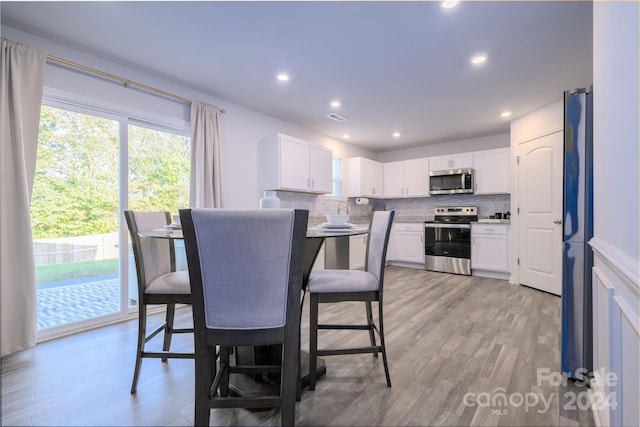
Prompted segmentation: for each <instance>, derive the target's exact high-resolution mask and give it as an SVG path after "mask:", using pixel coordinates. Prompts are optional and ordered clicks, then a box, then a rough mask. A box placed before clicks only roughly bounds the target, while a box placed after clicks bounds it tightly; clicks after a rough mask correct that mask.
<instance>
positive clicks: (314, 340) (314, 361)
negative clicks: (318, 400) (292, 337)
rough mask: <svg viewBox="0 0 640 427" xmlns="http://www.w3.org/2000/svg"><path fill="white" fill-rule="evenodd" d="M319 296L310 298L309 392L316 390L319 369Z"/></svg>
mask: <svg viewBox="0 0 640 427" xmlns="http://www.w3.org/2000/svg"><path fill="white" fill-rule="evenodd" d="M317 365H318V295H316V294H311V295H310V298H309V390H312V391H313V390H315V389H316V369H317V368H318V366H317Z"/></svg>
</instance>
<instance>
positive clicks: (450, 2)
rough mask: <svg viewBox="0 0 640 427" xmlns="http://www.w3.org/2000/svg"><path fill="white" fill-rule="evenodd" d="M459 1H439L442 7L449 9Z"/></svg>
mask: <svg viewBox="0 0 640 427" xmlns="http://www.w3.org/2000/svg"><path fill="white" fill-rule="evenodd" d="M458 3H459V1H458V0H444V1H443V2H442V3H441V6H442V8H443V9H451V8H453V7H456V6H457V5H458Z"/></svg>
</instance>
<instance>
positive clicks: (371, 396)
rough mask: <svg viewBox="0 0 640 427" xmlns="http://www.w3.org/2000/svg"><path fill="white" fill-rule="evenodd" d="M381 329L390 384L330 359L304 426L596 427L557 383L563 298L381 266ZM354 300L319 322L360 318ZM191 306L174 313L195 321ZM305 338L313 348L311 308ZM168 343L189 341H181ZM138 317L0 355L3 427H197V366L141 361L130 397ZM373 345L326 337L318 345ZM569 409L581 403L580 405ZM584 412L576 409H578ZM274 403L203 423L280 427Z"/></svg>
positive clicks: (361, 358) (377, 364) (358, 363)
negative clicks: (135, 388)
mask: <svg viewBox="0 0 640 427" xmlns="http://www.w3.org/2000/svg"><path fill="white" fill-rule="evenodd" d="M385 282H386V286H385V328H386V338H387V349H388V356H389V365H390V370H391V381H392V384H393V387H391V388H387V386H386V384H385V378H384V370H383V368H382V363H381V360H380V358H378V359H374V358H373V357H372V356H371V355H349V356H331V357H327V358H325V360H326V364H327V375H326V376H325V377H323V378H321V379H320V380H319V381H318V383H317V385H316V390H315V391H313V392H310V391H308V390H305V391H304V392H303V394H302V400H301V402H299V403H298V404H297V406H296V414H297V415H296V423H297V424H298V425H300V426H306V425H308V426H319V425H351V426H355V425H357V426H373V425H389V426H400V425H410V426H431V425H450V426H454V425H455V426H458V425H460V426H464V425H502V426H534V425H535V426H569V425H593V424H594V423H593V417H592V416H591V413H590V410H589V409H588V408H585V406H586V402H587V401H586V388H585V387H579V386H577V385H575V384H572V383H569V384H566V385H565V384H560V385H558V383H561V382H562V381H561V380H560V376H559V372H560V368H559V366H560V364H559V355H560V298H558V297H556V296H552V295H549V294H546V293H543V292H540V291H537V290H533V289H529V288H526V287H522V286H517V285H510V284H508V283H507V282H505V281H501V280H494V279H484V278H478V277H466V276H457V275H449V274H441V273H434V272H427V271H422V270H415V269H408V268H402V267H388V268H387V271H386V280H385ZM363 315H364V308H363V307H361V306H360V305H353V304H350V303H345V304H340V305H335V306H333V307H326V308H325V309H323V307H321V311H320V316H321V319H322V320H323V321H330V319H331V318H335V319H336V320H337V319H347V318H356V317H357V318H360V316H363ZM189 317H190V310H189V309H186V308H183V309H180V315H179V318H180V321H181V322H183V323H185V322H189ZM302 328H303V329H302V346H303V348H306V347H307V346H308V311H307V306H306V304H305V309H304V313H303V324H302ZM176 338H177V339H176V341H175V344H176V345H177V347H176V348H182V349H188V348H190V347H191V342H190V338H189V337H188V336H187V337H176ZM135 339H136V322H135V321H129V322H126V323H121V324H117V325H112V326H107V327H104V328H100V329H97V330H93V331H89V332H85V333H81V334H77V335H73V336H69V337H65V338H62V339H58V340H54V341H49V342H45V343H42V344H39V345H38V346H36V347H35V348H34V349H31V350H28V351H24V352H21V353H18V354H14V355H11V356H8V357H5V358H4V359H3V360H2V422H1V424H2V425H3V426H6V425H38V426H44V425H51V426H63V425H76V426H80V425H82V426H87V425H109V426H115V425H145V426H151V425H167V426H174V425H176V426H177V425H180V426H182V425H191V423H192V422H193V361H192V360H179V359H175V360H170V361H169V362H168V363H162V362H160V360H154V359H147V360H145V361H143V365H142V372H141V376H140V383H139V385H138V393H137V395H133V396H132V395H130V394H129V387H130V382H131V375H132V370H133V362H134V348H135ZM357 340H362V341H363V343H365V342H366V341H367V334H366V333H363V332H361V331H344V332H343V331H340V332H339V333H336V332H330V331H324V334H323V331H320V337H319V345H320V346H324V345H328V344H331V343H338V344H339V343H340V342H347V341H348V342H354V341H357ZM574 407H575V409H574ZM580 408H582V409H580ZM279 421H280V416H279V412H278V411H277V410H270V411H262V412H251V411H247V410H243V409H237V410H235V409H224V410H214V411H212V413H211V425H277V424H278V423H279Z"/></svg>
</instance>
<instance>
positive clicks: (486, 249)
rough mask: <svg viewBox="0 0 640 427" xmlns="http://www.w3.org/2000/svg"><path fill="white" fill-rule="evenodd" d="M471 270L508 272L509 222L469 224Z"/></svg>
mask: <svg viewBox="0 0 640 427" xmlns="http://www.w3.org/2000/svg"><path fill="white" fill-rule="evenodd" d="M471 270H472V271H473V270H488V271H493V272H499V273H508V272H509V224H471Z"/></svg>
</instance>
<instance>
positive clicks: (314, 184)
mask: <svg viewBox="0 0 640 427" xmlns="http://www.w3.org/2000/svg"><path fill="white" fill-rule="evenodd" d="M315 186H316V180H315V179H313V178H311V188H315Z"/></svg>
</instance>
